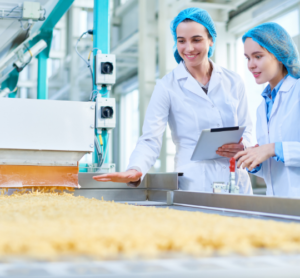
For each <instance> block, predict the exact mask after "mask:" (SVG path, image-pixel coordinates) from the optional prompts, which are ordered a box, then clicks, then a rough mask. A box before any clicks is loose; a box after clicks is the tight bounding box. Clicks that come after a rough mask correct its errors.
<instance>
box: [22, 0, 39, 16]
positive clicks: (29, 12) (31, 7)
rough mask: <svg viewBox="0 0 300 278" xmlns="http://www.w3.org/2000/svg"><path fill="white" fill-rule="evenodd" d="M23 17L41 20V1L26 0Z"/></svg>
mask: <svg viewBox="0 0 300 278" xmlns="http://www.w3.org/2000/svg"><path fill="white" fill-rule="evenodd" d="M22 18H23V19H25V20H26V19H32V20H39V19H40V18H41V4H40V3H39V2H29V1H25V2H24V3H23V14H22Z"/></svg>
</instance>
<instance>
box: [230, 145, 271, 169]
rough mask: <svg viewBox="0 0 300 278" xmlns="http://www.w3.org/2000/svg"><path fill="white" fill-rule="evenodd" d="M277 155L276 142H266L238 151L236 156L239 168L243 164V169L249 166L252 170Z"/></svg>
mask: <svg viewBox="0 0 300 278" xmlns="http://www.w3.org/2000/svg"><path fill="white" fill-rule="evenodd" d="M274 155H275V143H271V144H265V145H262V146H259V145H255V146H254V147H253V148H247V149H246V150H244V151H242V152H239V153H237V154H236V155H235V156H234V159H235V160H238V161H237V164H236V166H237V168H240V167H241V166H242V168H243V169H245V168H248V170H249V171H252V170H253V169H254V168H255V167H256V166H258V165H259V164H261V163H262V162H264V161H266V160H267V159H269V158H270V157H272V156H274Z"/></svg>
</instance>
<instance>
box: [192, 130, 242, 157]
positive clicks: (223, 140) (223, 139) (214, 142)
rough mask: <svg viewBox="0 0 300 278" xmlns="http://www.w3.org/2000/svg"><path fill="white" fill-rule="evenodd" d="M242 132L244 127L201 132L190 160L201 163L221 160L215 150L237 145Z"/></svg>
mask: <svg viewBox="0 0 300 278" xmlns="http://www.w3.org/2000/svg"><path fill="white" fill-rule="evenodd" d="M244 130H245V127H244V126H243V127H238V126H237V127H225V128H213V129H204V130H202V132H201V134H200V137H199V140H198V142H197V145H196V147H195V150H194V152H193V155H192V157H191V160H192V161H201V160H207V159H216V158H221V157H222V156H220V155H218V154H216V151H217V149H218V148H219V147H221V146H223V145H224V144H230V143H238V142H239V141H240V139H241V137H242V135H243V133H244Z"/></svg>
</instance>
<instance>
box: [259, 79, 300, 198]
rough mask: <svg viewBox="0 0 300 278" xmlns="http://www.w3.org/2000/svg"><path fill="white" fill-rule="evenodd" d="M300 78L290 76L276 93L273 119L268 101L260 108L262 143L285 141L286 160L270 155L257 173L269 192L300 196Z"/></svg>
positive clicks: (260, 138) (260, 143)
mask: <svg viewBox="0 0 300 278" xmlns="http://www.w3.org/2000/svg"><path fill="white" fill-rule="evenodd" d="M299 120H300V80H299V79H298V80H297V79H295V78H293V77H291V76H288V77H287V78H286V79H285V81H284V82H283V83H282V85H281V87H280V90H279V92H278V93H277V95H276V98H275V102H274V104H273V108H272V111H271V115H270V120H269V123H267V117H266V102H265V100H263V101H262V103H261V104H260V106H259V107H258V109H257V125H256V136H257V142H258V144H259V145H264V144H269V143H275V142H282V147H283V156H284V163H283V162H281V161H278V162H277V161H275V160H274V159H273V158H269V159H268V160H266V161H265V162H263V163H262V168H261V170H260V171H258V172H257V173H256V175H257V176H260V177H262V178H263V179H264V180H265V182H266V184H267V195H270V196H280V197H298V198H299V197H300V124H299Z"/></svg>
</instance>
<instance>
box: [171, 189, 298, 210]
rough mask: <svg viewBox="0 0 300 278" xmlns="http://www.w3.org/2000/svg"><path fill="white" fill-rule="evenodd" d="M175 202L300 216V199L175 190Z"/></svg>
mask: <svg viewBox="0 0 300 278" xmlns="http://www.w3.org/2000/svg"><path fill="white" fill-rule="evenodd" d="M174 204H185V205H194V206H202V207H212V208H224V209H233V210H243V211H253V212H260V213H270V214H282V215H292V216H300V199H291V198H290V199H288V198H278V197H268V196H250V195H234V194H214V193H202V192H191V191H174Z"/></svg>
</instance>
